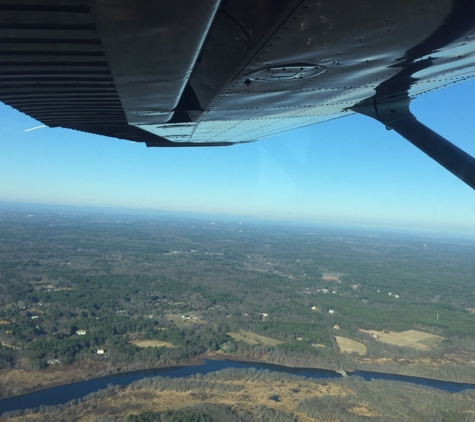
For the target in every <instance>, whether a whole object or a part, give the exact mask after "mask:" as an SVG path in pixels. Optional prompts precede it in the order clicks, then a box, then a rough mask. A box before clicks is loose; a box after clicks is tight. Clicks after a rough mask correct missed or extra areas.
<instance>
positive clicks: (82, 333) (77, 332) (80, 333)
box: [76, 330, 87, 336]
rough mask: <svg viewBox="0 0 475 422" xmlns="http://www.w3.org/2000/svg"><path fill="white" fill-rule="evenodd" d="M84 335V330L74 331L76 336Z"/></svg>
mask: <svg viewBox="0 0 475 422" xmlns="http://www.w3.org/2000/svg"><path fill="white" fill-rule="evenodd" d="M86 333H87V331H86V330H77V331H76V334H77V335H78V336H84V335H86Z"/></svg>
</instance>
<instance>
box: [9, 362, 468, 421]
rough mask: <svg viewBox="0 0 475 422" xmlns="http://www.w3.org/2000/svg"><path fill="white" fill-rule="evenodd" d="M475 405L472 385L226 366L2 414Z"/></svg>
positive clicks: (356, 410) (463, 410) (401, 416)
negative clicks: (455, 389)
mask: <svg viewBox="0 0 475 422" xmlns="http://www.w3.org/2000/svg"><path fill="white" fill-rule="evenodd" d="M383 398H387V399H388V400H387V401H386V400H383ZM409 403H410V405H408V404H409ZM474 411H475V392H473V391H470V390H466V391H464V392H462V393H460V394H451V393H447V392H445V391H441V390H437V389H433V388H430V387H423V386H417V385H412V384H409V383H404V382H399V381H388V380H372V381H364V380H363V379H362V378H359V377H346V378H337V379H331V380H329V379H312V378H305V377H303V376H298V375H293V374H288V373H278V372H269V371H260V370H255V369H252V368H251V369H236V368H227V369H223V370H220V371H218V372H211V373H208V374H205V375H201V374H197V375H190V376H188V377H185V378H163V377H152V378H146V379H142V380H138V381H134V382H132V383H131V384H129V385H127V386H109V387H107V388H105V389H104V390H101V391H98V392H94V393H90V394H88V395H87V396H85V397H84V398H82V399H78V400H72V401H70V402H68V403H66V404H61V405H56V406H40V407H39V408H36V409H25V410H15V411H9V412H5V413H4V414H3V417H2V418H0V420H8V421H11V422H20V421H24V420H28V421H50V420H61V421H63V422H70V421H71V422H72V421H80V422H86V421H94V422H99V421H108V422H109V421H113V422H140V421H160V422H162V421H163V422H171V421H188V420H190V421H195V420H204V421H227V422H251V421H256V420H263V421H273V422H274V421H276V422H277V421H282V422H297V421H299V422H310V421H312V420H316V419H318V420H319V421H335V420H339V421H342V422H367V421H368V420H377V421H380V422H395V421H417V422H434V421H436V422H441V421H443V422H446V421H457V422H472V421H473V419H472V416H473V412H474ZM197 418H201V419H197ZM372 418H376V419H372Z"/></svg>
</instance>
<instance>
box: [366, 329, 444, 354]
mask: <svg viewBox="0 0 475 422" xmlns="http://www.w3.org/2000/svg"><path fill="white" fill-rule="evenodd" d="M361 331H363V332H365V333H368V334H370V335H371V336H372V337H373V338H375V339H376V340H377V341H381V342H383V343H388V344H392V345H395V346H401V347H412V348H413V349H418V350H425V351H429V350H433V349H435V348H436V347H437V346H438V345H439V344H440V343H442V342H443V341H444V340H445V338H444V337H441V336H436V335H434V334H429V333H424V332H423V331H417V330H407V331H401V332H400V333H397V332H395V331H390V332H389V333H385V332H383V331H374V330H361Z"/></svg>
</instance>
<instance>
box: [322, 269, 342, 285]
mask: <svg viewBox="0 0 475 422" xmlns="http://www.w3.org/2000/svg"><path fill="white" fill-rule="evenodd" d="M344 275H346V274H345V273H334V272H324V273H322V280H325V281H336V282H337V283H341V280H340V277H343V276H344Z"/></svg>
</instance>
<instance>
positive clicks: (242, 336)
mask: <svg viewBox="0 0 475 422" xmlns="http://www.w3.org/2000/svg"><path fill="white" fill-rule="evenodd" d="M228 334H229V335H230V336H231V337H232V338H233V339H235V340H238V341H244V342H245V343H247V344H251V345H255V344H263V345H264V346H277V345H278V344H283V343H284V342H283V341H280V340H276V339H273V338H270V337H265V336H260V335H258V334H254V333H251V332H250V331H244V330H239V333H233V332H229V333H228Z"/></svg>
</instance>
